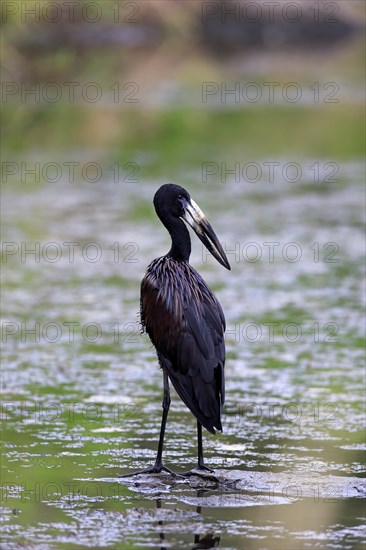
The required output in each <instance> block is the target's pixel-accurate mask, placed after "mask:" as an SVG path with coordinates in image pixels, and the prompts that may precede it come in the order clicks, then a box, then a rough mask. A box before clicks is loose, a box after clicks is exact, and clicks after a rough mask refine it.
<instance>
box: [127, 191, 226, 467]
mask: <svg viewBox="0 0 366 550" xmlns="http://www.w3.org/2000/svg"><path fill="white" fill-rule="evenodd" d="M154 206H155V211H156V213H157V215H158V216H159V218H160V220H161V222H162V223H163V224H164V225H165V227H166V228H167V230H168V231H169V233H170V236H171V239H172V246H171V249H170V250H169V252H168V253H167V254H166V255H165V256H162V257H161V258H157V259H156V260H153V261H152V262H151V264H150V265H149V266H148V268H147V271H146V274H145V277H144V278H143V280H142V283H141V301H140V308H141V310H140V313H141V324H142V327H143V329H145V331H146V332H147V334H148V335H149V337H150V339H151V341H152V343H153V344H154V346H155V348H156V352H157V356H158V360H159V364H160V366H161V368H162V371H163V378H164V395H163V403H162V406H163V416H162V421H161V430H160V438H159V446H158V452H157V456H156V461H155V464H154V465H153V466H152V467H150V468H146V469H144V470H141V471H138V472H134V473H132V474H127V476H129V475H134V474H139V473H159V472H161V471H162V470H165V471H167V472H169V473H171V474H173V475H175V474H174V472H172V471H171V470H170V469H169V468H167V467H166V466H164V465H163V462H162V453H163V443H164V433H165V425H166V421H167V417H168V411H169V406H170V393H169V380H170V381H171V383H172V384H173V386H174V388H175V390H176V392H177V393H178V395H179V397H180V398H181V399H182V401H183V402H184V403H185V405H186V406H187V407H188V408H189V409H190V411H191V412H192V413H193V414H194V416H195V417H196V418H197V439H198V468H199V469H201V470H209V471H212V470H210V469H209V468H207V467H206V466H205V465H204V461H203V449H202V426H203V427H204V428H206V429H207V430H208V431H209V432H211V433H213V434H214V433H215V428H216V429H218V430H222V425H221V418H220V417H221V411H222V406H223V404H224V397H225V381H224V365H225V342H224V331H225V318H224V314H223V312H222V309H221V306H220V304H219V302H218V300H217V299H216V298H215V296H214V295H213V293H212V292H211V290H210V289H209V288H208V286H207V284H206V283H205V281H204V280H203V279H202V277H201V276H200V275H199V274H198V273H197V271H196V270H195V269H193V267H192V266H191V265H190V264H189V256H190V254H191V239H190V236H189V232H188V229H187V227H186V226H185V224H184V223H183V221H182V220H185V221H186V222H187V223H188V224H189V225H190V226H191V227H192V228H193V229H194V231H195V232H196V234H197V236H198V237H199V239H200V240H201V241H202V242H203V243H204V245H205V246H206V247H207V249H208V250H209V251H210V252H211V253H212V254H213V256H214V257H215V258H216V260H217V261H218V262H219V263H220V264H222V265H223V266H224V267H226V268H227V269H230V265H229V262H228V260H227V257H226V255H225V252H224V250H223V248H222V246H221V244H220V242H219V240H218V238H217V236H216V234H215V232H214V230H213V229H212V227H211V225H210V224H209V222H208V220H207V218H206V216H205V215H204V213H203V212H202V211H201V209H200V208H199V207H198V205H197V204H196V203H195V202H194V201H193V200H192V199H191V197H190V195H189V193H188V192H187V191H186V190H185V189H183V187H180V186H179V185H174V184H171V183H168V184H166V185H163V186H162V187H160V189H158V191H157V192H156V194H155V197H154ZM122 477H124V476H122Z"/></svg>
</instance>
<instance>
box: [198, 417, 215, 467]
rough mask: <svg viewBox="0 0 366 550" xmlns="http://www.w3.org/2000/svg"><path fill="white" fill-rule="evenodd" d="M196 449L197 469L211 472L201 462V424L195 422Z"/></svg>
mask: <svg viewBox="0 0 366 550" xmlns="http://www.w3.org/2000/svg"><path fill="white" fill-rule="evenodd" d="M197 448H198V469H199V470H206V472H213V471H214V470H211V468H208V467H207V466H205V464H204V461H203V446H202V424H201V423H200V422H199V421H198V420H197Z"/></svg>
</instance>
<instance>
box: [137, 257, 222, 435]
mask: <svg viewBox="0 0 366 550" xmlns="http://www.w3.org/2000/svg"><path fill="white" fill-rule="evenodd" d="M141 323H142V326H143V328H144V329H145V330H146V332H147V334H148V335H149V336H150V339H151V341H152V343H153V344H154V346H155V348H156V351H157V354H158V358H159V362H160V365H161V367H162V368H163V369H165V370H166V372H167V374H168V376H169V379H170V380H171V382H172V384H173V386H174V388H175V390H176V391H177V393H178V395H179V396H180V398H181V399H182V401H183V402H184V403H185V404H186V406H187V407H188V408H189V409H190V410H191V412H192V413H193V414H194V415H195V416H196V418H197V419H198V420H199V421H200V423H201V424H202V425H203V426H204V427H205V428H206V429H207V430H209V431H210V432H212V433H215V429H214V428H217V429H219V430H221V429H222V426H221V420H220V415H221V409H222V405H223V403H224V396H225V382H224V365H225V342H224V331H225V318H224V314H223V312H222V309H221V306H220V304H219V302H218V300H217V299H216V297H215V296H214V294H213V293H212V292H211V290H210V289H209V288H208V286H207V285H206V283H205V281H204V280H203V279H202V277H201V276H200V275H199V274H198V273H197V271H195V269H193V267H192V266H190V265H189V263H188V262H186V261H180V260H175V259H173V258H171V257H169V256H163V257H162V258H158V259H157V260H154V261H153V262H151V264H150V265H149V267H148V268H147V272H146V275H145V277H144V279H143V280H142V283H141Z"/></svg>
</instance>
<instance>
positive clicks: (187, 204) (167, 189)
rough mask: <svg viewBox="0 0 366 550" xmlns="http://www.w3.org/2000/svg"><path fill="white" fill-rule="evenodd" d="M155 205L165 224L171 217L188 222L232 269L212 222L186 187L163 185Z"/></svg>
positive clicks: (201, 238)
mask: <svg viewBox="0 0 366 550" xmlns="http://www.w3.org/2000/svg"><path fill="white" fill-rule="evenodd" d="M154 206H155V210H156V213H157V215H158V216H159V218H160V219H161V221H162V222H163V223H164V224H165V225H166V221H167V220H168V219H169V218H171V217H174V218H181V219H183V220H184V221H185V222H187V223H188V224H189V225H190V226H191V227H192V229H193V230H194V232H195V233H196V235H197V237H198V238H199V239H200V240H201V241H202V242H203V244H204V245H205V247H206V248H207V250H209V252H211V254H212V255H213V256H214V257H215V258H216V260H217V261H218V262H219V263H220V264H221V265H223V266H224V267H226V269H231V268H230V264H229V262H228V259H227V257H226V254H225V252H224V250H223V248H222V246H221V244H220V241H219V239H218V238H217V235H216V233H215V232H214V230H213V228H212V226H211V224H210V223H209V221H208V219H207V218H206V216H205V214H204V213H203V212H202V210H201V209H200V207H199V206H198V204H196V203H195V202H194V200H193V199H192V198H191V196H190V194H189V193H188V191H186V189H184V188H183V187H181V186H180V185H175V184H173V183H167V184H165V185H162V186H161V187H160V188H159V189H158V190H157V192H156V193H155V196H154Z"/></svg>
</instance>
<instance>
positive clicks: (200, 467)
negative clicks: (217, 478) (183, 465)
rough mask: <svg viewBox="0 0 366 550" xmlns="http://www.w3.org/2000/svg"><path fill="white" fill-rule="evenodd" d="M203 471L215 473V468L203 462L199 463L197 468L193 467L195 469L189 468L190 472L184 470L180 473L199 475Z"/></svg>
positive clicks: (187, 475) (183, 474) (186, 475)
mask: <svg viewBox="0 0 366 550" xmlns="http://www.w3.org/2000/svg"><path fill="white" fill-rule="evenodd" d="M201 472H210V473H211V474H213V473H214V472H215V470H212V469H211V468H209V467H208V466H205V465H204V464H203V463H198V466H197V468H193V470H189V471H188V472H183V473H182V474H180V475H181V476H185V477H189V476H197V475H198V476H199V475H200V473H201Z"/></svg>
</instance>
